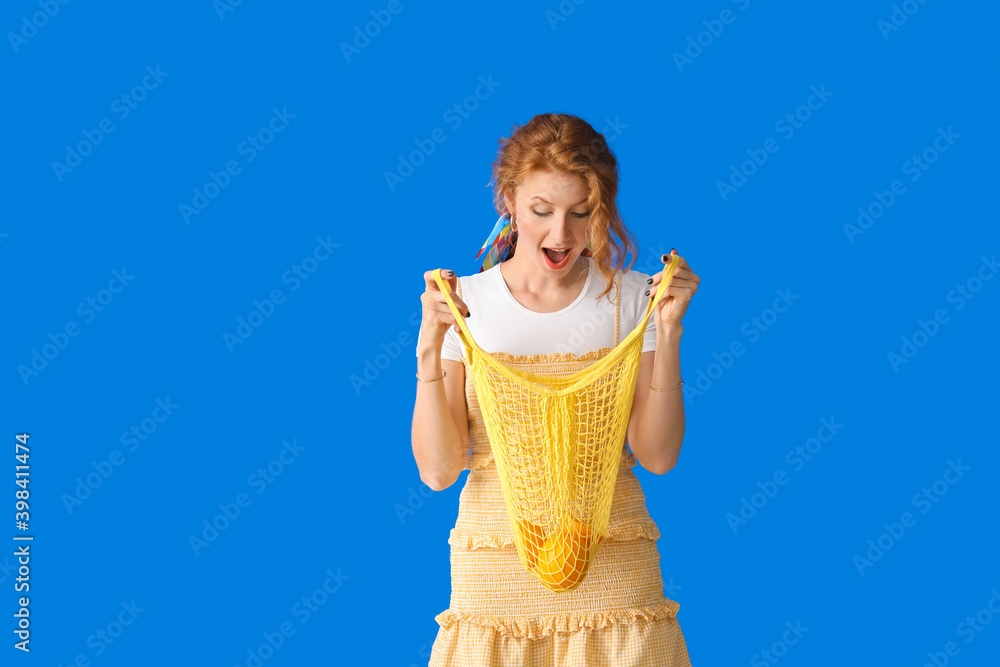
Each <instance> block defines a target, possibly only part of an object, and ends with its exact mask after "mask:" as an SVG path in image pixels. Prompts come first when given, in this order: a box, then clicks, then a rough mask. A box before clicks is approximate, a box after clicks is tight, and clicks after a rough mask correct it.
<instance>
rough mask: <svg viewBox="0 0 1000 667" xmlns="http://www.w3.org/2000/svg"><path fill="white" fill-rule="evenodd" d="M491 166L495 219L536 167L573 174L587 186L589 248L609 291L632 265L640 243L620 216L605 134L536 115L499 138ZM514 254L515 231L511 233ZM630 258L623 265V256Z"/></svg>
mask: <svg viewBox="0 0 1000 667" xmlns="http://www.w3.org/2000/svg"><path fill="white" fill-rule="evenodd" d="M499 144H500V148H499V150H498V151H497V157H496V159H495V160H494V162H493V167H492V168H493V178H492V180H491V182H492V184H493V205H494V206H495V207H496V210H497V213H498V214H499V215H504V214H505V213H506V212H507V206H506V203H505V202H504V196H505V195H506V196H507V198H508V199H509V200H510V201H511V202H513V201H514V193H515V192H516V190H517V188H518V186H519V185H520V184H521V183H522V182H523V180H524V177H525V176H527V174H528V173H529V172H530V171H532V170H534V169H541V170H550V171H557V172H558V171H562V172H566V173H570V174H576V175H577V176H579V177H580V178H582V179H583V182H584V184H585V185H586V186H587V190H588V195H587V205H588V206H589V207H590V211H591V214H590V221H589V222H590V225H589V230H588V231H589V232H590V249H591V253H592V256H593V259H594V262H595V263H596V264H597V268H598V270H599V271H600V272H601V274H602V275H603V276H604V278H605V282H606V284H607V287H606V288H605V290H604V291H603V292H601V294H600V296H602V297H603V296H604V295H606V294H607V293H608V292H610V291H611V285H612V283H613V280H612V279H613V277H614V271H615V269H621V270H625V271H627V270H628V269H629V268H631V266H632V265H633V264H634V263H635V257H636V255H637V254H638V242H637V241H636V239H635V237H634V236H633V235H632V233H631V232H629V230H628V229H627V228H626V227H625V223H624V222H623V221H622V219H621V216H620V215H619V213H618V205H617V203H616V201H615V200H616V197H617V195H618V160H617V159H616V158H615V155H614V153H612V152H611V149H610V148H608V142H607V141H606V140H605V139H604V135H602V134H601V133H599V132H597V131H596V130H595V129H594V128H593V127H592V126H591V125H590V124H589V123H588V122H587V121H585V120H583V119H582V118H579V117H577V116H573V115H571V114H565V113H558V114H556V113H544V114H538V115H537V116H535V117H534V118H532V119H531V120H529V121H528V122H527V123H525V124H524V125H521V126H520V127H518V126H516V125H515V126H514V127H513V132H512V133H511V135H510V137H509V138H507V137H501V139H500V141H499ZM510 243H511V245H512V248H511V250H510V253H509V255H508V257H511V256H513V254H514V250H515V249H516V247H517V232H511V234H510ZM628 251H631V253H632V259H631V261H629V263H628V264H627V265H626V264H625V257H626V252H628Z"/></svg>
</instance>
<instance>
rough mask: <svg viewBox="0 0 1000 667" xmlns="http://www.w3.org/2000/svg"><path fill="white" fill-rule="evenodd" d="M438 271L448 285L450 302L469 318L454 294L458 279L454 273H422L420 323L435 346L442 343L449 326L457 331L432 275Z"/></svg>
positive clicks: (468, 313)
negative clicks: (421, 313) (421, 316)
mask: <svg viewBox="0 0 1000 667" xmlns="http://www.w3.org/2000/svg"><path fill="white" fill-rule="evenodd" d="M438 271H440V272H441V276H442V277H443V278H444V279H445V282H447V283H448V286H449V293H450V294H451V299H452V301H454V302H455V306H456V307H457V308H458V310H459V312H464V313H465V316H466V317H471V315H472V314H471V313H470V312H469V308H468V306H466V305H465V302H464V301H462V299H461V298H459V296H458V295H457V294H456V293H455V290H456V289H457V288H458V277H457V276H456V275H455V272H454V271H448V270H446V269H434V270H433V271H425V272H424V283H425V288H424V293H423V294H421V295H420V302H421V303H422V304H423V320H422V322H421V327H422V328H423V329H424V330H425V331H426V332H427V334H428V335H429V336H430V339H429V340H431V341H433V342H434V343H435V344H436V345H440V344H441V343H443V342H444V334H445V332H446V331H447V329H448V327H449V326H451V327H452V328H454V329H455V331H456V332H458V331H459V328H458V323H457V321H456V320H455V315H454V314H453V313H452V312H451V309H450V308H449V307H448V302H447V301H445V297H444V294H442V293H441V289H440V288H439V287H438V284H437V281H436V280H434V274H435V273H436V272H438Z"/></svg>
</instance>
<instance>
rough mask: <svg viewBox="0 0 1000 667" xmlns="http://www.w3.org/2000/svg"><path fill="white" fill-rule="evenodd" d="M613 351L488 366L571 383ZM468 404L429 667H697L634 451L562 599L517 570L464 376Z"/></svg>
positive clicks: (502, 356)
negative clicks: (463, 473) (591, 552)
mask: <svg viewBox="0 0 1000 667" xmlns="http://www.w3.org/2000/svg"><path fill="white" fill-rule="evenodd" d="M616 282H617V283H618V287H620V281H616ZM618 291H620V290H616V299H615V344H616V345H617V343H618V340H619V333H618V311H619V310H620V308H619V304H618V297H617V294H618ZM459 295H461V291H460V290H459ZM611 350H612V348H609V347H605V348H601V349H599V350H594V351H592V352H588V353H586V354H584V355H575V354H570V353H564V352H558V353H551V354H536V355H512V354H507V353H504V352H497V353H493V356H494V357H496V358H497V359H498V360H500V361H502V362H503V363H505V364H507V365H509V366H514V367H518V368H522V369H525V370H529V371H531V372H533V373H539V374H547V375H568V374H571V373H574V372H576V371H579V370H580V369H582V368H585V367H586V366H589V365H590V364H592V363H594V362H596V361H597V360H599V359H600V358H601V357H603V356H604V355H606V354H608V353H609V352H610V351H611ZM465 396H466V402H467V406H468V420H469V450H470V452H469V458H468V461H467V463H466V469H468V470H469V475H468V478H467V479H466V482H465V486H464V487H463V489H462V493H461V496H460V499H459V510H458V519H457V521H456V523H455V527H454V529H452V531H451V535H450V538H449V540H448V543H449V544H450V545H451V600H450V606H449V608H448V609H447V610H445V611H443V612H441V613H440V614H438V615H437V616H436V617H435V620H437V622H438V624H439V626H440V627H439V629H438V634H437V637H436V639H435V641H434V645H433V648H432V650H431V657H430V663H429V667H514V666H516V667H555V666H565V667H598V666H604V665H607V666H608V667H611V666H614V667H690V664H691V662H690V660H689V658H688V652H687V646H686V644H685V641H684V635H683V633H682V632H681V628H680V624H679V623H678V620H677V612H678V609H679V607H680V605H679V604H678V603H677V602H675V601H673V600H669V599H667V598H666V597H665V596H664V591H663V579H662V576H661V573H660V554H659V551H658V549H657V547H656V540H658V539H659V537H660V532H659V529H658V528H657V525H656V523H655V522H654V521H653V519H652V518H651V517H650V515H649V512H648V511H647V509H646V498H645V495H644V494H643V492H642V488H641V486H640V485H639V480H638V479H637V478H636V476H635V473H634V472H633V471H632V468H633V467H634V466H636V465H637V461H636V459H635V457H634V456H633V455H632V453H631V452H630V451H629V449H628V447H627V445H626V444H625V443H624V442H623V443H622V453H621V459H620V462H619V468H618V478H617V481H616V484H615V492H614V498H613V501H612V509H611V518H610V526H609V533H608V538H607V539H606V540H605V541H604V542H603V544H602V545H601V548H600V550H599V551H598V553H597V555H596V557H595V558H594V561H593V563H592V564H591V567H590V570H589V572H588V574H587V576H586V578H585V579H584V581H583V583H582V584H580V586H579V587H577V588H576V589H575V590H572V591H567V592H561V593H556V592H554V591H551V590H549V589H548V588H546V587H545V586H543V585H542V583H541V582H540V581H539V580H538V579H537V578H535V576H534V575H532V574H530V573H529V572H527V571H526V570H525V569H524V567H523V566H522V565H521V561H520V559H519V558H518V555H517V551H516V549H515V547H514V541H513V535H512V533H511V529H510V524H509V520H508V517H507V510H506V507H505V505H504V498H503V493H502V491H501V488H500V478H499V475H498V472H497V468H496V464H495V462H494V460H493V454H492V451H491V450H490V444H489V441H488V439H487V435H486V429H485V426H484V424H483V418H482V414H481V412H480V409H479V401H478V400H477V398H476V392H475V387H474V386H473V383H472V378H471V374H469V373H466V382H465Z"/></svg>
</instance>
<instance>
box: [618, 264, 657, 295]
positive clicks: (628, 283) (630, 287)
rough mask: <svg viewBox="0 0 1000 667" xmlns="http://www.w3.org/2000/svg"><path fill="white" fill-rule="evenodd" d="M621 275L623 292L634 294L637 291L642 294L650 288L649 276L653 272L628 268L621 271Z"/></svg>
mask: <svg viewBox="0 0 1000 667" xmlns="http://www.w3.org/2000/svg"><path fill="white" fill-rule="evenodd" d="M619 274H620V276H621V285H622V294H629V295H633V294H635V293H636V292H638V293H640V294H642V293H644V292H645V291H646V290H647V289H649V283H648V282H647V281H648V280H649V276H650V275H652V274H649V273H643V272H642V271H636V270H635V269H627V270H622V271H619Z"/></svg>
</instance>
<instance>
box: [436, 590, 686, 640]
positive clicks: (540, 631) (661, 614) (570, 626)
mask: <svg viewBox="0 0 1000 667" xmlns="http://www.w3.org/2000/svg"><path fill="white" fill-rule="evenodd" d="M679 608H680V604H679V603H677V602H675V601H673V600H668V599H666V598H664V599H663V601H662V602H660V603H657V604H654V605H649V606H645V607H630V608H627V609H615V610H612V611H600V612H581V613H567V614H559V615H556V616H547V617H544V618H498V617H496V616H489V615H486V614H464V613H461V612H456V611H452V610H451V609H447V610H445V611H443V612H441V613H440V614H438V615H437V616H435V617H434V620H436V621H437V622H438V624H439V625H440V626H441V627H442V628H445V629H447V628H449V627H451V626H452V625H455V624H458V623H472V624H473V625H478V626H482V627H488V628H492V629H493V630H495V631H496V632H498V633H499V634H500V635H502V636H504V637H527V638H528V639H539V638H541V637H547V636H549V635H552V634H554V633H557V632H578V631H580V630H597V629H600V628H604V627H607V626H609V625H614V624H625V623H635V622H636V621H638V620H639V619H643V620H646V621H658V620H662V619H666V618H671V617H676V616H677V610H678V609H679Z"/></svg>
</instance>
